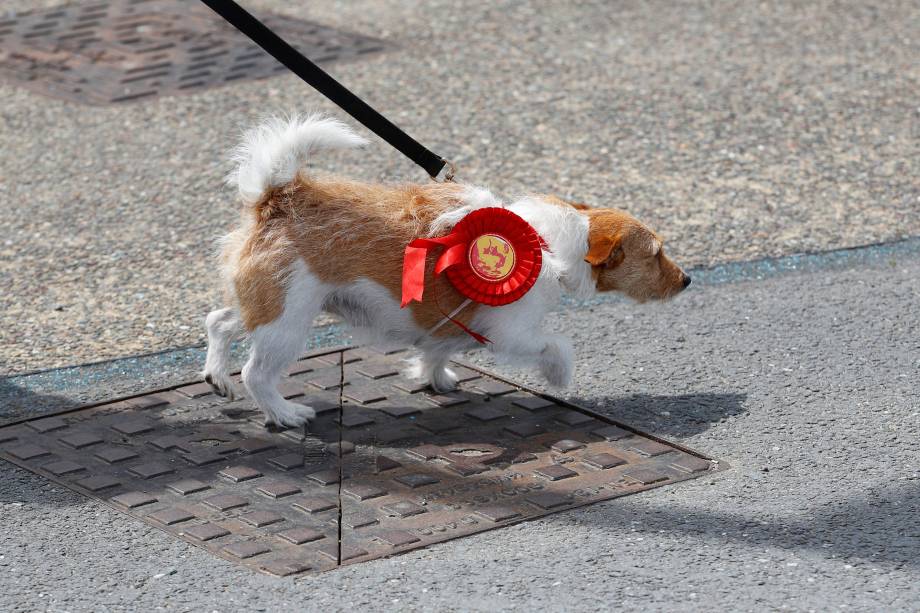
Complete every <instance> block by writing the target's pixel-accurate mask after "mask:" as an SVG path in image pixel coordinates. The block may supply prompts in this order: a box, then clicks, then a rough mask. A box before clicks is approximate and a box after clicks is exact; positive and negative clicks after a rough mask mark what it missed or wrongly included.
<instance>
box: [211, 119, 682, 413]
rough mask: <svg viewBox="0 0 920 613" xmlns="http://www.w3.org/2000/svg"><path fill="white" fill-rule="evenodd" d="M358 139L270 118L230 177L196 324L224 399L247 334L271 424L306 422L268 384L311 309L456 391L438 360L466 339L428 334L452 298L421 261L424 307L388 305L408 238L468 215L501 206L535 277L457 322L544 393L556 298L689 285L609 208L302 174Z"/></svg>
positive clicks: (299, 348) (637, 226)
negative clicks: (217, 258)
mask: <svg viewBox="0 0 920 613" xmlns="http://www.w3.org/2000/svg"><path fill="white" fill-rule="evenodd" d="M363 143H364V141H363V139H362V138H360V137H359V136H357V135H356V134H355V133H353V132H352V131H351V130H350V129H349V128H348V127H347V126H345V125H344V124H342V123H340V122H338V121H335V120H333V119H325V118H320V117H316V116H311V117H308V118H306V119H298V118H294V119H290V120H272V121H269V122H267V123H265V124H263V125H262V126H260V127H258V128H256V129H254V130H252V131H251V132H249V133H248V134H247V135H246V136H245V138H244V140H243V143H242V144H241V145H240V146H239V148H238V149H237V151H236V155H235V161H236V163H237V168H236V171H235V172H234V174H232V175H231V177H230V178H229V181H230V182H231V183H232V184H233V185H235V186H237V187H238V189H239V192H240V194H241V196H242V199H243V205H244V206H243V212H242V221H241V224H240V226H239V228H238V229H236V230H235V231H233V232H231V233H230V234H229V235H227V236H226V237H224V238H223V239H222V249H221V262H222V269H223V278H224V280H225V297H226V303H227V306H226V307H225V308H222V309H219V310H216V311H213V312H211V313H210V314H209V315H208V317H207V319H206V325H207V329H208V355H207V361H206V364H205V369H204V377H205V380H206V381H208V382H209V383H210V384H211V385H212V386H213V387H214V389H215V390H216V391H217V392H218V393H220V394H222V395H231V396H232V395H233V392H234V390H233V383H232V381H231V379H230V373H229V367H228V354H229V349H230V343H231V342H232V341H233V340H235V339H237V338H239V337H241V336H242V335H243V334H248V336H249V338H250V341H251V344H252V349H251V353H250V356H249V361H248V362H247V363H246V365H245V367H244V368H243V383H244V384H245V386H246V389H247V390H248V391H249V395H250V396H251V398H252V399H253V400H254V401H255V403H256V404H257V405H258V406H259V407H260V408H261V409H262V411H264V412H265V415H266V417H267V419H268V421H270V422H274V423H276V424H279V425H284V426H297V425H300V424H302V423H303V422H304V421H305V420H308V419H311V418H312V417H313V416H314V412H313V410H312V409H310V408H309V407H307V406H303V405H300V404H295V403H293V402H290V401H288V400H285V399H284V398H283V397H282V395H281V394H280V393H279V392H278V389H277V387H278V383H279V381H280V378H281V376H282V375H283V374H284V372H285V371H286V369H287V368H288V366H289V365H290V363H291V362H293V361H294V360H296V359H297V358H298V357H299V356H300V354H301V353H302V352H303V350H304V346H305V344H306V340H307V335H308V333H309V331H310V327H311V324H312V321H313V319H314V318H315V317H316V315H318V314H319V313H320V312H321V311H323V310H325V311H329V312H332V313H336V314H338V315H340V316H342V317H343V318H344V319H345V320H346V321H348V322H349V323H350V324H351V325H352V326H354V327H355V328H358V329H360V330H363V331H364V333H365V335H367V336H368V337H370V338H371V339H372V340H374V341H377V342H389V343H400V344H412V345H415V346H416V347H417V348H418V349H419V350H420V352H421V359H420V361H419V363H418V364H417V365H416V367H415V369H414V373H413V374H414V375H415V376H418V377H423V378H424V379H425V380H426V381H428V382H429V383H430V384H431V387H432V388H434V389H435V390H437V391H446V390H449V389H452V388H453V387H454V386H455V385H456V377H455V376H454V374H453V373H452V372H451V371H450V369H449V368H447V364H448V361H449V359H450V357H451V355H453V354H454V353H456V352H458V351H462V350H465V349H470V348H473V347H475V346H477V343H476V342H475V341H474V340H473V339H472V338H471V337H470V336H468V335H467V334H465V333H464V332H463V331H461V330H460V329H459V328H458V327H457V326H454V325H444V326H441V327H440V328H438V329H437V331H435V332H430V329H431V328H432V327H433V326H435V325H436V324H437V323H439V322H441V321H442V319H443V314H442V311H441V308H440V307H443V308H444V309H445V310H448V311H449V310H452V309H453V308H454V307H456V306H457V305H459V304H460V303H461V302H463V300H464V298H463V296H461V295H460V294H459V293H457V292H456V290H454V288H453V287H452V286H451V285H450V283H448V282H447V281H446V279H443V278H435V277H434V276H433V271H432V269H433V265H434V259H435V258H434V257H430V258H429V262H428V269H427V271H426V292H425V299H424V301H422V302H420V303H419V302H414V303H412V304H411V306H409V307H407V308H405V309H401V308H400V307H399V304H400V295H401V279H402V277H401V275H402V264H403V252H404V249H405V247H406V244H407V243H409V242H410V241H411V240H412V239H414V238H417V237H423V236H441V235H443V234H446V233H447V232H449V231H450V230H451V228H452V227H453V226H454V225H455V224H456V223H457V222H458V221H460V220H461V219H462V218H463V217H464V216H465V215H467V214H468V213H469V212H470V211H472V210H474V209H477V208H481V207H490V206H505V207H506V208H508V209H510V210H511V211H513V212H514V213H517V214H518V215H520V216H521V217H522V218H524V219H525V220H527V222H529V223H530V225H531V226H533V227H534V229H535V230H536V231H537V232H539V234H540V235H541V236H542V237H543V239H544V241H545V242H546V245H547V249H546V250H545V251H544V253H543V268H542V270H541V272H540V276H539V278H538V279H537V282H536V284H535V285H534V286H533V288H531V290H530V291H529V292H528V293H527V294H525V295H524V297H523V298H521V299H520V300H518V301H517V302H513V303H511V304H508V305H505V306H502V307H488V306H484V305H480V304H476V303H473V304H471V305H470V306H468V307H466V308H465V309H464V310H463V311H461V313H460V314H459V315H458V316H457V318H458V319H460V320H461V321H463V322H464V323H465V324H466V325H468V326H469V327H470V328H472V329H473V330H475V331H476V332H478V333H480V334H483V335H485V336H486V337H488V338H489V339H490V340H491V341H492V343H491V344H490V345H489V348H490V349H492V350H493V351H495V352H497V353H499V354H505V355H507V356H510V357H513V359H514V360H515V361H516V362H517V363H520V362H521V361H526V362H530V363H532V364H535V365H536V366H537V367H538V368H539V370H540V372H541V373H542V375H543V376H544V377H545V378H546V380H547V381H548V382H549V383H550V384H552V385H555V386H562V385H566V384H567V383H568V382H569V380H570V379H571V377H572V371H573V352H572V348H571V345H570V343H569V342H568V340H567V339H565V338H562V337H559V336H554V335H548V334H544V333H542V332H541V331H540V324H541V321H542V319H543V317H544V315H545V314H546V312H547V311H548V310H549V309H550V308H552V306H553V305H554V304H556V303H557V302H558V300H559V298H560V296H561V294H562V293H563V292H569V293H571V294H574V295H576V296H583V297H584V296H589V295H591V294H592V293H594V292H596V291H603V292H605V291H614V290H616V291H620V292H623V293H624V294H626V295H627V296H630V297H632V298H634V299H636V300H639V301H645V300H649V299H665V298H669V297H671V296H674V295H675V294H677V293H679V292H680V291H681V290H682V289H683V288H685V287H686V286H687V285H688V284H689V277H688V276H687V275H686V274H684V273H683V271H681V269H680V268H679V267H678V266H677V265H675V264H674V263H673V262H672V261H671V260H670V259H668V258H667V257H666V256H665V255H664V252H663V250H662V245H661V239H660V238H659V237H658V236H657V235H656V234H655V233H654V232H653V231H652V230H650V229H649V228H647V227H646V226H644V225H643V224H642V223H640V222H639V221H638V220H636V219H634V218H633V217H631V216H629V215H628V214H626V213H624V212H622V211H618V210H614V209H592V208H589V207H586V206H585V205H579V204H571V203H568V202H565V201H563V200H560V199H558V198H555V197H553V196H540V195H533V196H528V197H525V198H522V199H519V200H517V201H515V202H511V203H507V204H503V203H502V202H501V201H499V200H498V199H497V198H496V197H495V196H493V195H492V194H491V193H490V192H488V191H487V190H484V189H480V188H475V187H469V186H464V185H459V184H455V183H440V184H436V183H431V184H427V185H404V186H384V185H371V184H366V183H358V182H353V181H348V180H345V179H339V178H320V177H317V176H313V175H311V174H307V173H305V172H304V171H303V167H304V164H305V162H306V160H307V159H308V157H309V156H310V155H311V154H312V153H314V152H316V151H318V150H321V149H324V148H350V147H356V146H359V145H361V144H363ZM436 294H437V300H436ZM436 302H437V303H439V304H436Z"/></svg>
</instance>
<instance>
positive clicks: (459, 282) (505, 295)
mask: <svg viewBox="0 0 920 613" xmlns="http://www.w3.org/2000/svg"><path fill="white" fill-rule="evenodd" d="M543 245H544V243H543V240H542V239H541V238H540V235H539V234H537V232H536V230H534V229H533V227H531V225H530V224H528V223H527V222H526V221H524V220H523V219H522V218H521V217H520V216H518V215H516V214H514V213H512V212H511V211H509V210H507V209H503V208H499V207H489V208H483V209H476V210H475V211H473V212H471V213H470V214H468V215H467V216H466V217H464V218H463V219H461V220H460V222H458V223H457V225H456V226H454V228H453V230H452V231H451V232H450V234H448V235H446V236H441V237H438V238H417V239H415V240H413V241H412V242H411V243H409V245H407V246H406V254H405V258H404V261H403V298H402V306H406V305H408V304H409V303H410V302H412V301H413V300H421V299H422V294H423V292H424V285H425V278H424V277H425V259H426V257H427V254H428V250H429V249H432V248H435V247H440V248H443V252H442V253H441V255H440V256H439V257H438V260H437V262H436V264H435V269H434V271H435V274H441V273H442V272H444V273H446V274H447V278H448V280H449V281H450V282H451V284H452V285H453V286H454V287H455V288H456V289H457V291H458V292H460V293H461V294H463V295H464V296H466V297H467V298H469V299H471V300H475V301H476V302H479V303H482V304H487V305H489V306H502V305H504V304H509V303H511V302H514V301H515V300H518V299H519V298H520V297H521V296H523V295H524V294H526V293H527V291H528V290H529V289H530V288H531V287H533V284H534V283H535V282H536V280H537V277H538V276H539V275H540V268H541V267H542V265H543V252H542V251H541V247H542V246H543Z"/></svg>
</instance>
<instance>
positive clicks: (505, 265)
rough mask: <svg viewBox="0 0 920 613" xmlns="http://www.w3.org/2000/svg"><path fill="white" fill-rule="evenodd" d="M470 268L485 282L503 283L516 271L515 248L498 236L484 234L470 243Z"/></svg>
mask: <svg viewBox="0 0 920 613" xmlns="http://www.w3.org/2000/svg"><path fill="white" fill-rule="evenodd" d="M469 259H470V268H472V269H473V272H475V273H476V275H477V276H478V277H479V278H481V279H484V280H485V281H491V282H495V281H501V280H502V279H504V278H505V277H507V276H508V275H510V274H511V271H513V270H514V247H512V246H511V243H509V242H508V241H506V240H505V239H503V238H502V237H501V236H498V235H496V234H483V235H482V236H480V237H479V238H477V239H476V240H474V241H473V242H472V243H470V253H469Z"/></svg>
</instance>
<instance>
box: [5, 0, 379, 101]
mask: <svg viewBox="0 0 920 613" xmlns="http://www.w3.org/2000/svg"><path fill="white" fill-rule="evenodd" d="M261 17H262V18H263V19H264V21H265V23H266V24H267V25H268V26H269V27H270V28H272V29H273V30H275V31H276V32H278V34H279V35H281V36H282V37H283V38H285V39H286V40H287V41H288V42H290V43H291V44H292V45H293V46H295V47H297V49H298V50H300V51H301V52H303V53H304V54H305V55H306V56H307V57H309V58H310V59H312V60H313V61H315V62H329V61H333V60H338V59H344V58H353V57H356V56H359V55H363V54H367V53H371V52H375V51H380V50H381V49H382V48H383V45H382V43H381V42H380V41H379V40H376V39H373V38H369V37H365V36H360V35H357V34H349V33H345V32H340V31H338V30H334V29H332V28H329V27H326V26H322V25H319V24H315V23H310V22H307V21H301V20H297V19H292V18H290V17H283V16H280V15H271V14H268V15H261ZM285 71H286V68H285V67H284V66H282V65H281V64H279V63H278V62H277V61H275V59H274V58H272V57H271V56H269V55H268V54H267V53H265V52H264V51H262V49H260V48H259V47H257V46H256V45H255V44H254V43H252V42H251V41H250V40H249V39H248V38H246V37H245V36H243V35H242V34H240V33H239V32H237V31H236V30H235V29H233V27H232V26H230V25H228V24H227V23H225V22H224V21H223V20H222V19H220V17H218V16H217V15H215V14H214V13H213V12H212V11H211V10H210V9H208V8H207V7H205V6H204V5H202V4H201V3H199V2H189V1H183V0H115V1H113V2H91V3H82V4H69V5H66V6H61V7H58V8H53V9H49V10H40V11H38V10H37V11H29V12H25V13H19V14H16V15H13V16H11V17H7V18H0V76H2V77H4V78H6V79H8V80H12V81H14V82H16V83H18V84H20V85H23V86H25V87H27V88H29V89H31V90H32V91H35V92H37V93H39V94H43V95H48V96H54V97H57V98H64V99H66V100H70V101H74V102H81V103H85V104H96V105H103V104H114V103H119V102H127V101H131V100H139V99H144V98H151V97H153V96H161V95H170V94H177V93H181V92H186V91H195V90H200V89H204V88H208V87H214V86H218V85H223V84H225V83H229V82H233V81H237V80H241V79H261V78H265V77H270V76H273V75H276V74H279V73H283V72H285Z"/></svg>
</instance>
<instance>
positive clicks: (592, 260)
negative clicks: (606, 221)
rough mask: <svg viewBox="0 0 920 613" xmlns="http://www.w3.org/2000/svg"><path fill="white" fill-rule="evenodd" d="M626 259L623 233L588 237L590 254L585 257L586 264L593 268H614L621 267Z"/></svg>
mask: <svg viewBox="0 0 920 613" xmlns="http://www.w3.org/2000/svg"><path fill="white" fill-rule="evenodd" d="M625 257H626V253H625V252H624V251H623V234H622V232H617V233H616V234H596V235H594V236H590V235H589V236H588V253H587V254H586V255H585V262H587V263H588V264H590V265H591V266H603V267H604V268H614V267H616V266H619V265H620V264H621V263H622V262H623V259H624V258H625Z"/></svg>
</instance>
